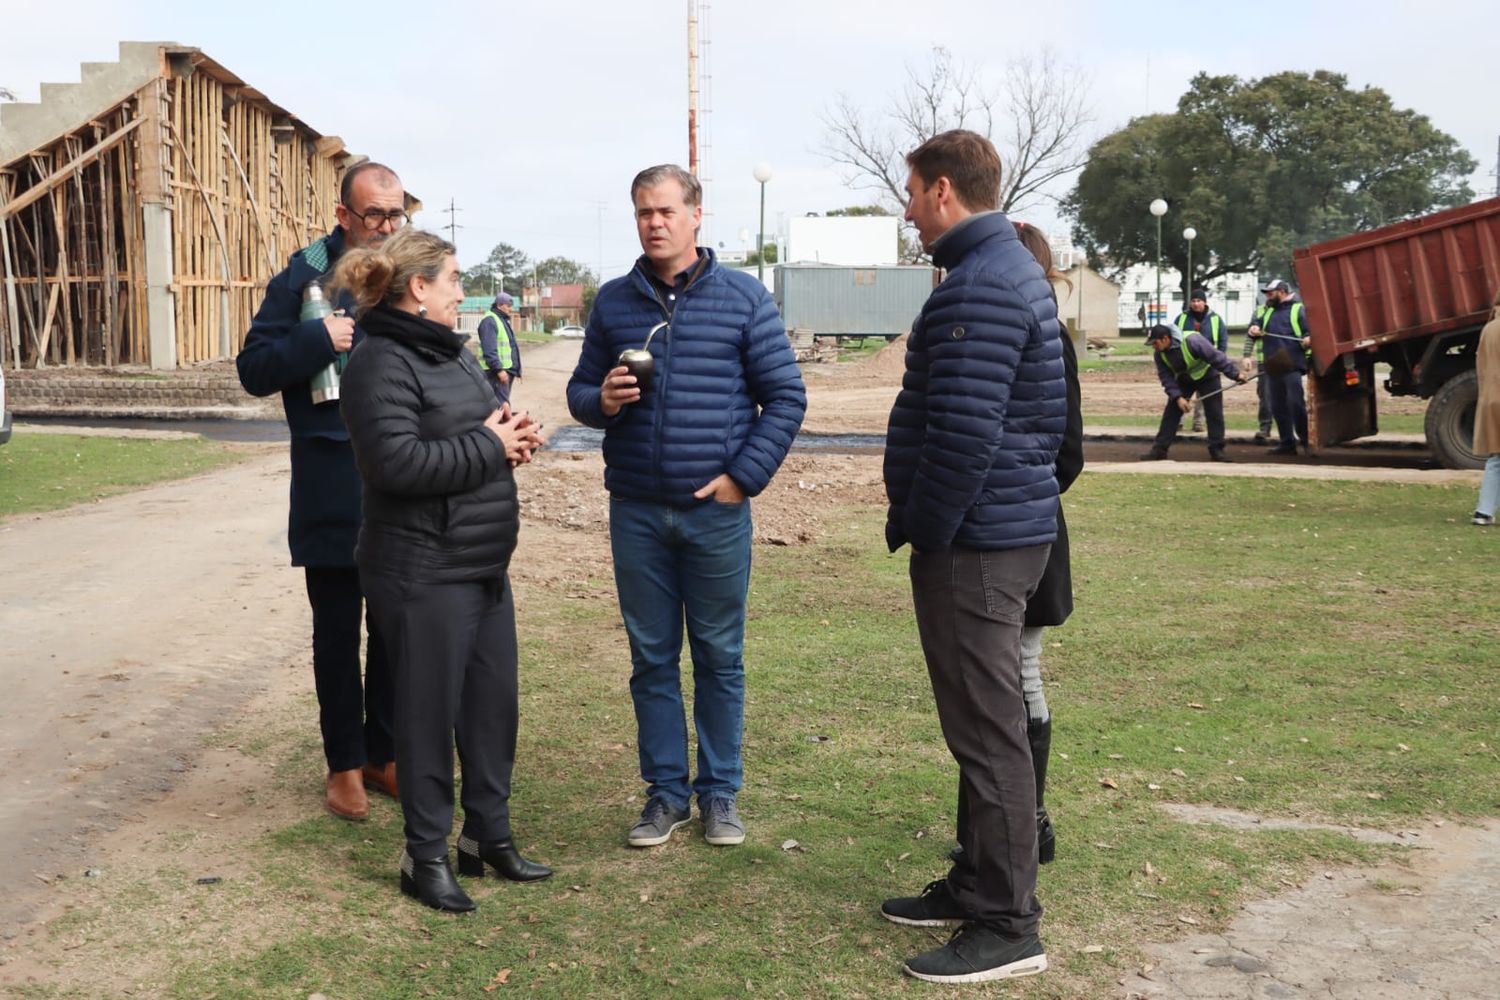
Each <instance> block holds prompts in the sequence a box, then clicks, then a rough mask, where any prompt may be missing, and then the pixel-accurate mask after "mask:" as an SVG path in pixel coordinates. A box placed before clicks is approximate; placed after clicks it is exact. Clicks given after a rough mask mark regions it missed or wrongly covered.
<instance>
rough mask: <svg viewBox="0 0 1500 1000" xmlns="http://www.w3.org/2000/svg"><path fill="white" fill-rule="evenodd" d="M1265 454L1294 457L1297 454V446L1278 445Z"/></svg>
mask: <svg viewBox="0 0 1500 1000" xmlns="http://www.w3.org/2000/svg"><path fill="white" fill-rule="evenodd" d="M1266 454H1267V455H1295V454H1297V446H1296V445H1294V444H1278V445H1277V446H1276V447H1274V448H1272V449H1271V450H1269V451H1267V452H1266Z"/></svg>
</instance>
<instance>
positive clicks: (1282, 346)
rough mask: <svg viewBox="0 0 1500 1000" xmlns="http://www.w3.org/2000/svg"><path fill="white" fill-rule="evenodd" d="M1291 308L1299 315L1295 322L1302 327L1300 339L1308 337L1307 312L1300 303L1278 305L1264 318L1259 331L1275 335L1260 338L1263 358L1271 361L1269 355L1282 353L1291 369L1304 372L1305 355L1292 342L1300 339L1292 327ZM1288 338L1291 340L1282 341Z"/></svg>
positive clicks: (1298, 346) (1305, 365)
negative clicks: (1263, 347) (1263, 353)
mask: <svg viewBox="0 0 1500 1000" xmlns="http://www.w3.org/2000/svg"><path fill="white" fill-rule="evenodd" d="M1293 308H1295V309H1297V311H1298V312H1299V313H1301V315H1300V316H1298V317H1297V321H1298V323H1299V324H1300V325H1301V327H1302V337H1305V336H1307V335H1308V332H1309V327H1308V325H1307V310H1306V309H1305V308H1304V307H1303V305H1302V303H1300V302H1293V301H1290V300H1289V301H1286V302H1282V303H1281V304H1280V305H1278V306H1277V307H1276V308H1275V309H1273V310H1272V311H1271V315H1270V316H1268V317H1267V318H1266V322H1265V324H1264V325H1263V326H1262V327H1261V329H1262V330H1264V331H1265V332H1266V333H1267V334H1275V336H1267V337H1263V338H1261V342H1262V343H1263V344H1265V358H1266V360H1267V361H1269V360H1270V359H1271V355H1273V354H1275V353H1276V352H1277V351H1282V352H1284V353H1285V354H1286V358H1287V360H1288V361H1289V362H1291V365H1292V367H1293V368H1295V369H1297V370H1298V371H1299V372H1305V371H1307V353H1306V351H1305V350H1304V349H1303V348H1302V347H1301V345H1299V344H1295V343H1293V342H1292V341H1293V340H1300V339H1302V338H1301V337H1298V336H1297V333H1296V330H1295V329H1294V328H1293V327H1292V309H1293ZM1288 337H1289V338H1292V339H1290V340H1286V339H1282V338H1288Z"/></svg>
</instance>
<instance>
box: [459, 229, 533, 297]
mask: <svg viewBox="0 0 1500 1000" xmlns="http://www.w3.org/2000/svg"><path fill="white" fill-rule="evenodd" d="M497 272H498V273H500V274H503V275H505V291H507V292H509V293H510V294H512V295H514V296H516V297H517V298H519V297H520V295H521V285H522V284H523V283H525V284H529V283H530V281H531V258H530V257H527V256H526V254H525V253H524V252H523V251H521V250H518V249H516V248H515V247H513V246H511V245H510V244H509V243H496V244H495V248H494V249H493V250H491V251H490V253H489V256H488V257H486V258H485V259H484V260H483V261H482V262H481V263H478V264H475V265H474V266H473V267H471V268H469V269H468V270H467V271H465V272H464V278H463V281H464V294H465V295H489V294H490V293H492V292H493V291H494V290H495V275H496V273H497ZM523 279H524V282H523Z"/></svg>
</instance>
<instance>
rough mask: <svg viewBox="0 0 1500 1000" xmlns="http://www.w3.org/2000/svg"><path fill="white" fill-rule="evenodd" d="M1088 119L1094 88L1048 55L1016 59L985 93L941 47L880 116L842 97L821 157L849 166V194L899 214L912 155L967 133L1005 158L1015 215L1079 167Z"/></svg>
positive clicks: (828, 122) (909, 72)
mask: <svg viewBox="0 0 1500 1000" xmlns="http://www.w3.org/2000/svg"><path fill="white" fill-rule="evenodd" d="M1092 120H1093V119H1092V117H1091V115H1090V109H1089V84H1088V81H1087V80H1086V79H1085V78H1084V77H1082V76H1081V74H1080V73H1079V71H1078V70H1077V68H1076V67H1073V66H1069V65H1066V64H1062V63H1059V62H1058V60H1057V57H1056V55H1055V54H1054V53H1053V52H1052V50H1051V49H1045V48H1044V49H1042V50H1041V52H1040V53H1039V54H1037V55H1035V56H1032V55H1028V56H1023V57H1020V58H1017V59H1013V60H1011V61H1010V62H1009V63H1007V65H1006V68H1005V73H1004V76H1003V78H1002V80H1001V82H1000V83H999V85H998V86H995V87H988V86H986V84H985V81H984V80H983V78H982V77H981V76H980V74H979V71H978V70H977V69H976V68H975V67H973V66H968V65H965V64H964V63H963V62H962V61H960V60H958V59H956V58H955V57H954V56H953V54H952V53H951V52H949V51H948V50H947V49H946V48H943V47H942V46H938V47H936V48H934V49H933V50H932V58H931V59H930V61H929V62H928V63H927V65H925V66H923V67H920V68H919V67H913V66H910V65H908V66H907V67H906V83H905V84H904V85H903V86H902V88H901V90H900V91H899V92H898V93H895V94H892V95H890V96H889V97H888V99H887V105H886V108H885V110H884V111H880V112H875V113H871V112H869V111H867V110H866V109H864V108H862V107H861V106H860V105H859V104H857V103H856V102H855V101H854V100H853V99H852V98H851V97H850V96H849V95H848V94H839V96H838V99H837V101H836V102H835V104H834V105H833V106H832V107H831V108H829V109H828V110H827V111H825V112H824V114H823V124H824V126H825V128H826V129H827V130H828V134H827V137H826V139H825V141H824V144H823V149H822V152H823V155H824V157H825V158H826V159H828V160H829V162H831V163H834V164H836V165H838V166H840V167H842V168H843V170H844V173H845V178H844V179H845V181H846V183H848V184H849V186H850V187H853V188H860V189H866V190H871V189H873V190H874V191H875V192H876V194H877V197H878V198H879V199H880V200H881V201H882V202H884V203H887V204H888V205H890V206H894V207H896V208H898V209H899V208H900V207H901V206H903V205H904V204H905V203H906V192H905V184H906V175H907V171H906V161H905V156H906V154H907V153H908V152H910V151H911V150H913V149H915V148H916V147H917V146H920V145H921V144H922V143H924V142H926V141H927V140H928V139H930V138H932V137H933V136H934V135H937V134H938V133H939V132H946V131H948V130H949V129H955V128H966V129H970V130H972V131H974V132H978V133H980V134H981V135H984V136H987V137H988V138H989V139H990V141H991V142H993V143H994V144H995V148H996V149H997V150H998V151H999V153H1000V162H1001V164H1002V166H1003V170H1002V174H1001V187H1000V207H1001V209H1003V210H1004V211H1006V212H1011V211H1016V210H1019V209H1022V208H1025V207H1027V206H1028V205H1030V204H1033V203H1034V202H1035V200H1036V199H1037V198H1038V197H1040V196H1043V189H1044V188H1046V187H1047V186H1048V185H1049V184H1051V183H1052V182H1053V181H1055V180H1057V179H1059V178H1061V177H1064V176H1066V175H1068V174H1070V173H1072V172H1073V171H1075V170H1077V169H1078V168H1079V167H1081V166H1083V162H1084V158H1085V153H1086V150H1087V144H1086V143H1085V142H1084V133H1085V130H1086V129H1087V127H1088V126H1089V124H1090V123H1091V122H1092Z"/></svg>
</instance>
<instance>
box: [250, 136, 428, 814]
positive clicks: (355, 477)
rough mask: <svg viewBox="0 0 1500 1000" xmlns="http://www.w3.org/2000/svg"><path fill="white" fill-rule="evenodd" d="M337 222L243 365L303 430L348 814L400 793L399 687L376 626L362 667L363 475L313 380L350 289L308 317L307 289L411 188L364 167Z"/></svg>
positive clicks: (343, 327)
mask: <svg viewBox="0 0 1500 1000" xmlns="http://www.w3.org/2000/svg"><path fill="white" fill-rule="evenodd" d="M335 217H336V218H337V219H338V228H336V229H335V230H334V231H333V232H331V233H329V234H328V235H327V236H324V237H323V238H321V239H319V240H317V241H315V242H313V243H311V244H309V245H308V246H306V247H303V248H302V249H301V250H299V251H297V252H296V253H294V254H292V258H291V260H290V261H289V262H288V263H287V267H286V269H285V270H284V271H282V272H281V273H280V274H277V275H276V277H274V278H272V279H271V282H270V284H269V285H267V286H266V297H265V299H264V301H262V302H261V305H260V309H259V310H258V311H257V312H256V314H255V319H254V320H253V321H252V322H251V324H250V332H249V333H248V334H246V336H245V346H244V347H243V348H241V350H240V353H239V356H238V357H237V358H236V359H235V363H236V365H237V367H238V368H239V374H240V384H241V385H243V386H244V387H245V391H246V392H249V393H250V394H251V395H255V396H269V395H271V394H272V393H277V392H279V393H281V402H282V406H283V408H284V409H285V411H286V421H287V425H288V427H289V428H290V429H291V433H292V482H291V514H290V517H289V518H288V521H287V542H288V544H289V545H290V548H291V555H292V565H293V566H300V567H302V568H303V570H304V573H305V576H306V585H307V599H308V602H309V603H310V604H311V605H312V618H313V636H312V650H313V680H314V684H315V686H316V688H317V693H318V716H319V719H318V721H319V726H320V728H321V730H322V737H323V753H324V757H325V758H326V760H327V763H328V777H327V780H326V782H325V783H324V792H323V795H324V805H325V806H326V807H327V809H328V811H329V812H331V813H333V814H334V815H335V816H338V817H340V818H342V819H348V820H362V819H365V818H367V817H368V816H369V814H370V803H369V798H368V796H367V794H366V791H365V789H366V786H368V787H370V788H373V789H375V790H376V791H379V792H382V793H384V794H386V795H390V796H391V797H393V798H394V797H396V795H397V794H398V788H397V784H396V764H395V756H396V755H395V746H394V743H393V740H392V735H391V725H392V713H393V708H392V691H391V677H390V672H389V669H388V667H387V664H386V656H385V649H384V648H383V646H382V645H381V642H380V636H379V634H378V632H377V631H376V629H375V623H374V622H373V621H369V620H367V631H368V633H369V642H368V644H367V646H366V649H365V663H364V671H363V676H361V670H360V656H359V638H360V619H361V617H363V616H364V594H363V592H362V591H361V590H360V584H359V572H358V570H357V569H355V565H354V542H355V538H356V536H357V534H358V532H359V518H360V480H359V473H358V471H357V470H356V469H355V466H354V452H353V449H352V448H351V447H350V445H349V435H348V432H346V431H345V429H344V423H343V420H342V418H341V417H340V416H339V404H338V399H337V397H336V395H335V396H334V398H331V399H324V400H323V401H321V402H320V401H317V400H315V398H314V396H313V387H312V380H313V379H314V378H315V377H316V376H317V375H318V374H319V373H320V372H322V371H323V370H324V369H326V368H327V367H328V366H329V365H330V364H335V363H337V362H338V361H339V358H340V356H342V355H347V354H348V352H349V351H350V350H352V349H353V348H354V346H355V345H356V344H358V343H359V341H360V339H361V335H360V331H359V329H358V328H357V327H356V326H355V324H354V320H353V319H351V318H350V315H349V314H351V313H352V312H353V302H352V301H345V300H347V299H348V293H347V292H345V293H342V294H341V297H340V298H338V299H336V300H335V301H334V303H333V304H334V305H335V306H339V307H340V308H338V309H337V310H336V311H335V312H334V313H333V315H330V316H325V317H323V318H321V319H309V320H302V319H301V318H300V317H301V311H302V301H303V294H304V292H305V291H306V289H307V286H308V285H309V284H317V285H319V286H322V285H323V284H324V283H325V279H326V277H327V276H329V275H331V274H332V273H333V268H334V265H335V264H337V263H338V259H339V258H340V257H341V256H343V254H344V252H345V251H347V250H350V249H354V248H357V247H372V246H378V245H379V244H380V243H382V242H384V241H385V239H386V238H387V237H389V236H390V235H391V234H392V233H394V232H396V231H397V230H399V229H401V228H402V227H403V226H405V225H406V224H407V222H408V221H410V217H409V216H408V215H407V213H406V192H405V191H404V190H403V189H402V187H401V180H400V178H398V177H397V176H396V174H395V172H394V171H392V170H391V169H390V168H389V167H386V166H384V165H382V164H379V163H371V162H365V163H361V164H359V165H358V166H355V167H353V168H351V169H350V170H348V171H346V172H345V174H344V178H343V182H342V184H341V185H340V188H339V205H338V207H337V209H336V210H335Z"/></svg>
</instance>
